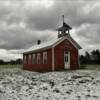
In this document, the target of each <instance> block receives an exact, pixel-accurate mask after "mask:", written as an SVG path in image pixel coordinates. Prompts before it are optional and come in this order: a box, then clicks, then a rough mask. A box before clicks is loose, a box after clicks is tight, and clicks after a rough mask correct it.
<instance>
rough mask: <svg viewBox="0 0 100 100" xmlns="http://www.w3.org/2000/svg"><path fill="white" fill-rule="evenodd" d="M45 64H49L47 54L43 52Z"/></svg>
mask: <svg viewBox="0 0 100 100" xmlns="http://www.w3.org/2000/svg"><path fill="white" fill-rule="evenodd" d="M43 64H47V52H43Z"/></svg>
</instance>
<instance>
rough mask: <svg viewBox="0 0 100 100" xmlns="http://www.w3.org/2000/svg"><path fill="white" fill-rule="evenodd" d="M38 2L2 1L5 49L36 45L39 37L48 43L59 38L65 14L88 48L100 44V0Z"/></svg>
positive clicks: (0, 44)
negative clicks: (59, 30) (59, 28)
mask: <svg viewBox="0 0 100 100" xmlns="http://www.w3.org/2000/svg"><path fill="white" fill-rule="evenodd" d="M34 1H35V0H30V1H29V0H2V1H0V48H1V49H4V50H15V51H16V50H20V49H25V48H28V47H30V46H32V45H35V44H36V41H37V40H38V39H41V40H42V41H43V42H44V41H47V40H49V39H51V38H55V37H56V36H57V32H55V30H56V29H57V28H58V27H59V26H60V25H61V24H62V15H63V14H64V15H65V21H66V22H67V23H68V24H69V25H71V26H72V27H73V30H75V33H74V35H73V34H72V35H73V36H74V37H73V38H75V39H76V41H78V42H79V44H80V45H81V46H82V47H84V48H85V49H87V47H89V46H92V48H97V47H98V45H99V43H100V39H99V37H100V34H99V33H100V25H99V24H100V11H99V9H100V1H98V0H92V1H91V0H51V1H52V3H51V5H50V6H49V4H47V3H45V2H44V3H39V2H42V0H40V1H39V0H36V1H37V2H38V3H39V4H38V3H37V2H34ZM49 1H50V0H49ZM35 3H36V4H35ZM84 48H83V49H84ZM16 52H17V51H16ZM8 53H9V52H8ZM10 53H11V52H10ZM0 55H1V54H0ZM3 58H5V56H3Z"/></svg>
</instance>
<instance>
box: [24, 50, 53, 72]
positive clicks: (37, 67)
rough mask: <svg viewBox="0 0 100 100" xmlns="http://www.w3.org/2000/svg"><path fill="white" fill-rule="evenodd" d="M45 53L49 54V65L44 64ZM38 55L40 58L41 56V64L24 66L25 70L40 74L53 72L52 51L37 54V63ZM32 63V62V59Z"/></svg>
mask: <svg viewBox="0 0 100 100" xmlns="http://www.w3.org/2000/svg"><path fill="white" fill-rule="evenodd" d="M43 52H47V64H43ZM37 53H40V56H41V58H40V64H37V63H36V64H32V63H31V64H24V65H23V66H24V67H23V68H24V69H26V70H31V71H39V72H45V71H52V51H51V49H48V50H45V51H40V52H35V53H34V54H36V61H37ZM32 54H33V53H31V55H32ZM24 55H25V54H24ZM28 55H29V54H28ZM31 62H32V59H31Z"/></svg>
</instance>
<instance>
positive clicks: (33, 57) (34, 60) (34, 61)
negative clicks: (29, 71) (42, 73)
mask: <svg viewBox="0 0 100 100" xmlns="http://www.w3.org/2000/svg"><path fill="white" fill-rule="evenodd" d="M35 63H36V57H35V54H33V55H32V64H35Z"/></svg>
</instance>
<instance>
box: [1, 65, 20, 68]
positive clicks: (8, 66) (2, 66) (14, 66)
mask: <svg viewBox="0 0 100 100" xmlns="http://www.w3.org/2000/svg"><path fill="white" fill-rule="evenodd" d="M3 68H22V65H10V64H8V65H0V69H3Z"/></svg>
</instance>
